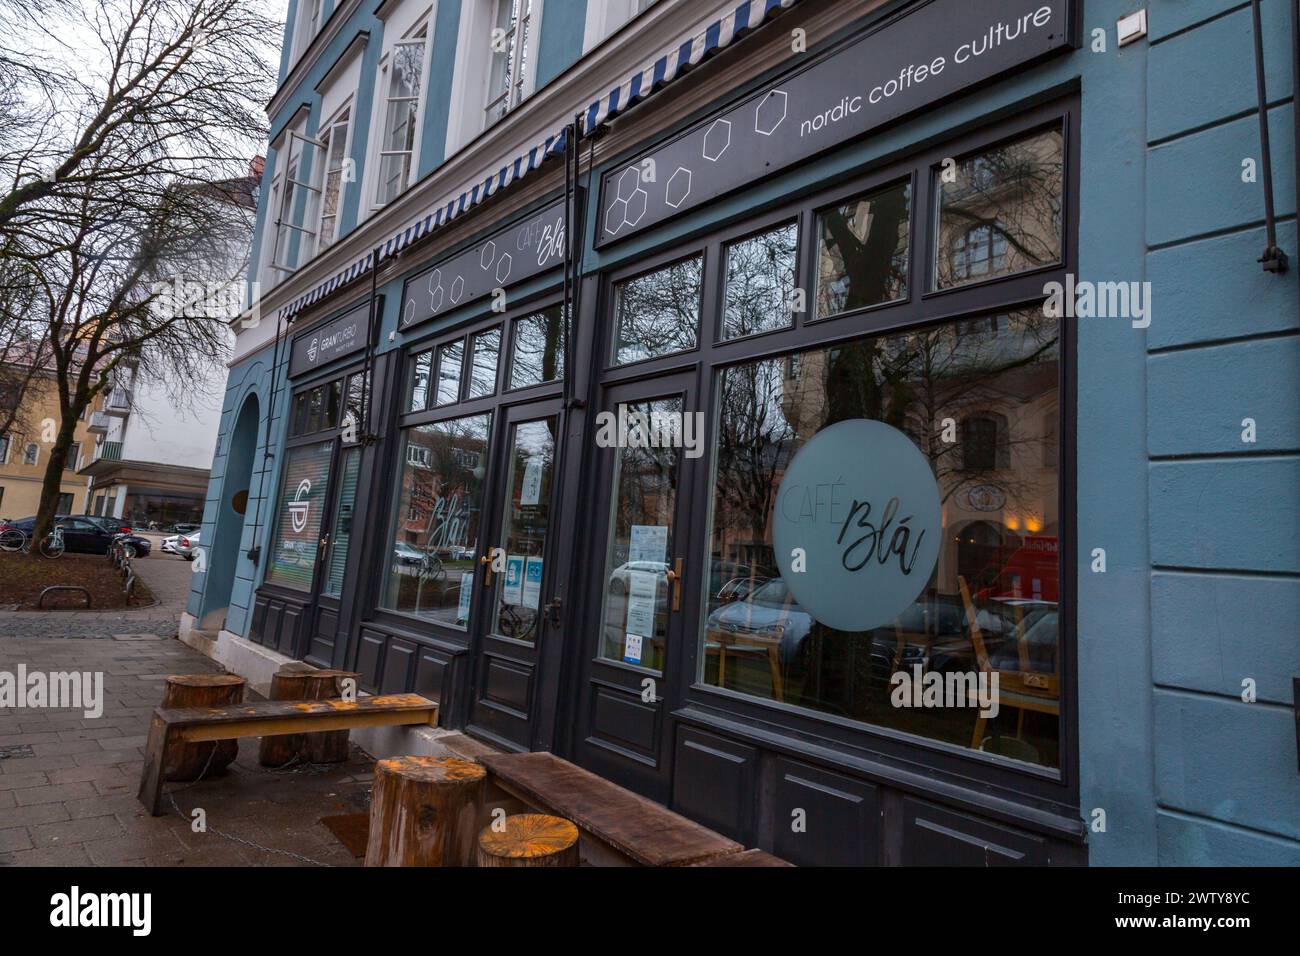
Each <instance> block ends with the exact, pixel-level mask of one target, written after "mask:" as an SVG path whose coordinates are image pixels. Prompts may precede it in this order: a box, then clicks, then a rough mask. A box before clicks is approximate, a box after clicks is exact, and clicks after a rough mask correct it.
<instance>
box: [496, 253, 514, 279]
mask: <svg viewBox="0 0 1300 956" xmlns="http://www.w3.org/2000/svg"><path fill="white" fill-rule="evenodd" d="M512 264H513V260H512V259H511V258H510V253H508V252H507V253H505V254H504V255H502V256H501V258H500V259H498V260H497V282H498V283H504V282H505V281H506V280H507V279H509V278H510V267H511V265H512Z"/></svg>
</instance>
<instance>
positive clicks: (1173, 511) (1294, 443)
mask: <svg viewBox="0 0 1300 956" xmlns="http://www.w3.org/2000/svg"><path fill="white" fill-rule="evenodd" d="M1261 12H1262V19H1263V27H1264V30H1263V36H1264V39H1265V63H1266V65H1267V78H1268V102H1269V105H1270V109H1269V130H1270V138H1271V140H1272V149H1273V173H1274V192H1275V197H1276V205H1277V212H1278V214H1279V216H1281V217H1282V218H1283V222H1282V224H1281V228H1280V229H1279V242H1280V244H1281V245H1282V247H1283V248H1284V249H1285V251H1286V253H1287V255H1288V256H1289V257H1290V259H1291V272H1289V273H1288V274H1286V275H1283V276H1277V275H1270V274H1268V273H1265V272H1264V271H1262V269H1261V268H1260V266H1259V265H1258V263H1256V262H1255V260H1256V259H1257V258H1258V257H1259V255H1260V253H1261V252H1262V251H1263V249H1264V246H1265V239H1264V231H1263V229H1262V227H1261V223H1262V220H1263V209H1264V203H1263V186H1262V183H1261V182H1258V181H1256V182H1244V181H1243V176H1242V172H1243V169H1242V163H1243V161H1244V160H1247V159H1250V160H1254V161H1255V163H1256V166H1257V171H1258V163H1259V158H1260V138H1259V126H1258V123H1259V120H1258V112H1257V111H1256V95H1255V84H1254V70H1253V65H1254V50H1253V39H1252V37H1253V32H1252V28H1251V15H1250V8H1249V4H1246V3H1230V2H1219V3H1204V2H1197V3H1170V2H1164V3H1154V4H1152V5H1151V14H1150V16H1151V45H1150V52H1149V54H1148V65H1147V99H1146V113H1147V123H1146V126H1147V128H1146V136H1147V144H1148V148H1147V151H1146V166H1147V169H1146V181H1147V182H1146V186H1147V188H1146V192H1145V196H1146V199H1145V207H1144V211H1145V232H1146V242H1147V246H1148V253H1147V272H1148V274H1147V278H1149V279H1150V280H1151V282H1152V286H1153V298H1154V301H1155V303H1156V311H1155V317H1154V319H1153V322H1152V325H1151V328H1150V329H1149V330H1148V331H1147V336H1146V340H1147V341H1146V345H1147V358H1146V376H1145V378H1146V391H1147V394H1146V415H1145V419H1146V432H1147V451H1148V471H1147V474H1148V482H1149V488H1150V520H1149V524H1148V538H1149V542H1150V552H1151V558H1150V560H1151V565H1152V569H1151V588H1150V595H1151V610H1150V615H1151V669H1152V688H1153V690H1152V709H1151V715H1152V716H1151V721H1152V734H1153V744H1154V745H1153V756H1154V769H1155V787H1156V792H1155V797H1156V821H1157V823H1156V825H1157V843H1158V860H1159V862H1160V863H1162V864H1193V865H1199V864H1224V863H1228V864H1241V865H1254V866H1258V865H1264V864H1282V865H1295V864H1296V863H1297V862H1298V861H1300V775H1297V773H1296V767H1295V746H1296V745H1295V722H1294V718H1293V716H1292V714H1291V710H1290V700H1291V687H1290V677H1291V675H1294V674H1300V640H1298V639H1297V634H1300V549H1297V546H1296V540H1297V532H1300V518H1298V515H1297V488H1300V361H1298V360H1300V338H1297V331H1298V330H1300V302H1298V300H1297V271H1298V270H1297V267H1298V266H1300V260H1297V248H1296V229H1295V212H1296V182H1295V169H1296V165H1295V164H1296V157H1295V152H1294V150H1295V139H1294V125H1293V124H1294V122H1295V106H1294V100H1293V99H1292V92H1293V91H1292V89H1291V85H1292V76H1291V69H1290V56H1291V49H1290V21H1289V18H1288V16H1287V4H1286V3H1284V2H1283V0H1263V3H1262V10H1261ZM1209 64H1216V66H1215V67H1214V68H1207V66H1208V65H1209ZM1259 172H1260V173H1261V174H1262V171H1259ZM1246 418H1251V419H1253V420H1254V422H1255V429H1256V438H1255V441H1254V443H1246V442H1243V440H1242V432H1243V420H1244V419H1246ZM1247 681H1249V682H1253V684H1254V687H1255V695H1256V699H1255V700H1254V702H1251V703H1248V702H1245V701H1244V700H1243V699H1242V698H1243V684H1244V682H1247ZM1118 857H1119V859H1121V860H1122V859H1124V858H1125V857H1127V854H1122V853H1121V854H1118ZM1117 861H1118V860H1117Z"/></svg>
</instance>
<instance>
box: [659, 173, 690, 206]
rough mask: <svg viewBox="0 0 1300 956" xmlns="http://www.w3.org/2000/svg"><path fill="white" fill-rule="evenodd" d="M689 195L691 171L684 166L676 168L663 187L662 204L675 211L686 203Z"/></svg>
mask: <svg viewBox="0 0 1300 956" xmlns="http://www.w3.org/2000/svg"><path fill="white" fill-rule="evenodd" d="M690 194H691V171H690V170H689V169H687V168H686V167H685V166H678V167H677V170H676V172H674V173H673V174H672V175H671V176H669V177H668V183H667V185H665V186H664V202H666V203H668V205H670V206H672V207H673V208H674V209H676V208H677V207H678V206H680V205H681V204H682V203H684V202H686V197H687V196H689V195H690Z"/></svg>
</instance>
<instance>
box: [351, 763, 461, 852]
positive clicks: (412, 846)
mask: <svg viewBox="0 0 1300 956" xmlns="http://www.w3.org/2000/svg"><path fill="white" fill-rule="evenodd" d="M486 780H487V771H486V770H484V769H483V766H482V764H478V763H475V762H474V761H472V760H462V759H460V758H459V757H389V758H387V759H385V760H379V761H377V762H376V763H375V783H374V789H372V790H371V792H370V834H369V837H368V839H367V842H366V866H469V865H470V863H471V861H472V860H473V853H474V830H475V825H476V824H477V822H478V812H479V805H480V804H481V803H482V802H483V790H484V786H485V783H486Z"/></svg>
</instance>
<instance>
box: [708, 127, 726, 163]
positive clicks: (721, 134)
mask: <svg viewBox="0 0 1300 956" xmlns="http://www.w3.org/2000/svg"><path fill="white" fill-rule="evenodd" d="M730 145H731V121H730V120H724V119H720V120H715V121H714V123H713V125H712V126H710V127H709V131H708V132H707V133H705V134H704V158H705V159H707V160H708V161H709V162H711V163H716V162H717V161H718V160H719V159H721V158H722V154H723V153H725V152H726V151H727V147H728V146H730Z"/></svg>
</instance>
